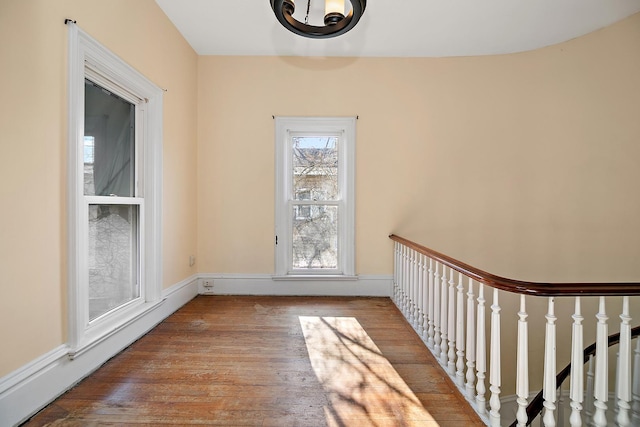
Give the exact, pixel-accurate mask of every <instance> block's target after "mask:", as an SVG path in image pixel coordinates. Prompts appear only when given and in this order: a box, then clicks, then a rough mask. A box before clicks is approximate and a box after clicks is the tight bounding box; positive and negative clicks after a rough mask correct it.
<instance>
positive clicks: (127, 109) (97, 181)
mask: <svg viewBox="0 0 640 427" xmlns="http://www.w3.org/2000/svg"><path fill="white" fill-rule="evenodd" d="M84 93H85V95H84V103H85V106H84V108H85V115H84V194H85V195H87V196H109V195H116V196H124V197H132V196H134V187H133V186H134V182H135V179H134V172H135V171H134V167H133V166H134V149H135V106H134V105H133V104H131V103H130V102H128V101H126V100H124V99H122V98H120V97H118V96H117V95H114V94H112V93H111V92H109V91H107V90H106V89H104V88H102V87H100V86H97V85H95V84H94V83H92V82H91V81H89V80H85V85H84Z"/></svg>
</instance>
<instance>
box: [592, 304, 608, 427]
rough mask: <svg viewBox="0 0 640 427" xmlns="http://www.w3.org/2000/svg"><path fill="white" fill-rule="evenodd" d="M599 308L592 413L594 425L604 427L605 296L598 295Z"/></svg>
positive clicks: (606, 372)
mask: <svg viewBox="0 0 640 427" xmlns="http://www.w3.org/2000/svg"><path fill="white" fill-rule="evenodd" d="M599 306H600V308H599V311H598V313H597V314H596V318H597V319H598V324H597V327H596V377H595V386H594V395H595V398H596V400H595V402H594V406H595V413H594V414H593V424H594V425H595V426H596V427H606V425H607V416H606V411H607V400H608V398H609V396H608V389H609V378H608V363H609V360H608V358H609V357H608V356H609V355H608V351H609V345H608V339H607V334H608V329H609V328H608V325H607V320H608V319H609V317H607V310H606V305H605V298H604V297H600V305H599Z"/></svg>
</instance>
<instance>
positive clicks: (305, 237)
mask: <svg viewBox="0 0 640 427" xmlns="http://www.w3.org/2000/svg"><path fill="white" fill-rule="evenodd" d="M293 268H294V269H301V268H305V269H324V268H329V269H335V268H338V207H337V206H328V205H294V206H293Z"/></svg>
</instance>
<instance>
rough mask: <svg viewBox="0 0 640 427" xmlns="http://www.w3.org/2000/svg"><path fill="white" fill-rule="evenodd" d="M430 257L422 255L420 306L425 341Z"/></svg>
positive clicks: (425, 339) (424, 339)
mask: <svg viewBox="0 0 640 427" xmlns="http://www.w3.org/2000/svg"><path fill="white" fill-rule="evenodd" d="M428 262H429V259H428V258H427V256H426V255H421V257H420V294H421V297H420V301H421V303H420V306H421V307H422V308H421V310H420V311H421V315H420V331H421V334H420V335H421V336H422V340H423V342H424V343H426V342H427V338H428V337H427V328H428V323H427V322H428V320H427V316H428V314H427V307H428V303H429V302H428V300H427V298H428V294H427V292H428V286H427V283H428V282H429V276H427V265H428Z"/></svg>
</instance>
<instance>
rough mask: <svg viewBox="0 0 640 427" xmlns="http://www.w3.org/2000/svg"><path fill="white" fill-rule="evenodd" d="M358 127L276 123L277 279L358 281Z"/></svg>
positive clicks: (335, 122)
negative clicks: (355, 236) (355, 256)
mask: <svg viewBox="0 0 640 427" xmlns="http://www.w3.org/2000/svg"><path fill="white" fill-rule="evenodd" d="M355 122H356V120H355V118H342V117H337V118H333V117H313V118H305V117H276V150H275V151H276V251H275V252H276V278H284V277H300V276H324V277H326V276H342V277H353V276H354V275H355V267H354V234H355V233H354V160H355V159H354V154H355Z"/></svg>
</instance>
